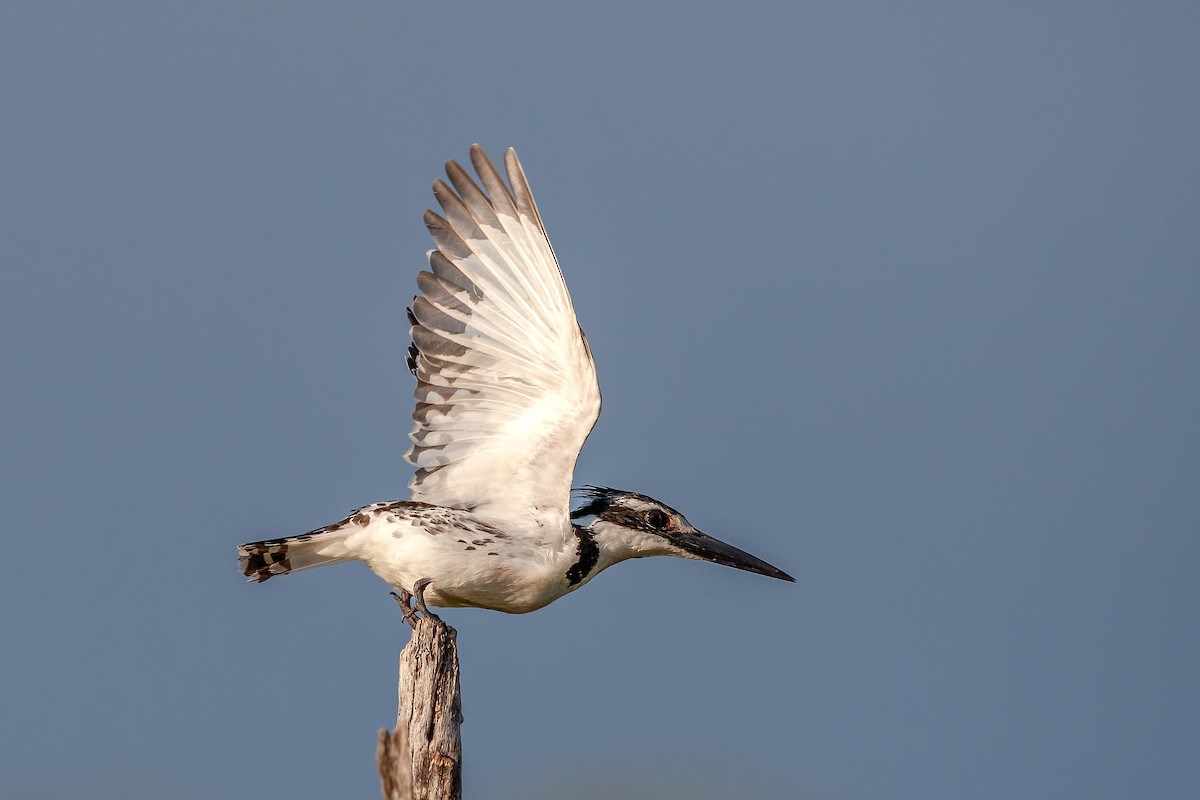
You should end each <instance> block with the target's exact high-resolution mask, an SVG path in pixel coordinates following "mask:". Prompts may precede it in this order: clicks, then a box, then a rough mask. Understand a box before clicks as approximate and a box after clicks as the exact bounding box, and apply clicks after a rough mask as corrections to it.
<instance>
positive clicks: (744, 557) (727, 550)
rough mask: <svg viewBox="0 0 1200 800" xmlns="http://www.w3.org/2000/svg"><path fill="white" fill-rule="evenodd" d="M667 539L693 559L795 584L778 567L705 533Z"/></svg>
mask: <svg viewBox="0 0 1200 800" xmlns="http://www.w3.org/2000/svg"><path fill="white" fill-rule="evenodd" d="M668 538H669V539H670V540H671V543H672V544H674V545H676V546H678V547H680V548H682V549H683V550H686V551H687V552H688V554H689V555H691V556H692V557H693V558H698V559H701V560H703V561H711V562H713V563H714V564H724V565H725V566H727V567H736V568H737V569H744V570H746V571H747V572H756V573H758V574H759V575H766V576H767V577H769V578H778V579H779V580H781V581H791V582H792V583H795V582H796V579H795V578H793V577H792V576H791V575H788V574H787V573H786V572H784V571H783V570H781V569H779V568H778V567H773V566H771V565H770V564H768V563H767V562H765V561H763V560H762V559H761V558H758V557H757V556H752V555H750V554H749V553H747V552H746V551H745V550H739V549H737V548H736V547H734V546H733V545H731V544H726V543H725V542H722V541H721V540H720V539H714V538H713V537H711V536H709V535H708V534H707V533H700V531H694V532H691V533H680V534H676V535H674V536H669V537H668Z"/></svg>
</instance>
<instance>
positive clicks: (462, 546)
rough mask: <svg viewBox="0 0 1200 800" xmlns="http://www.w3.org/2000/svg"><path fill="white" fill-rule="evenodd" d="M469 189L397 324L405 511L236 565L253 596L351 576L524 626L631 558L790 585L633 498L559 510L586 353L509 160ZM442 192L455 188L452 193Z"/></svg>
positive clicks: (394, 507)
mask: <svg viewBox="0 0 1200 800" xmlns="http://www.w3.org/2000/svg"><path fill="white" fill-rule="evenodd" d="M471 162H472V163H473V164H474V166H475V171H476V172H477V173H478V175H479V178H480V181H481V182H482V184H483V188H482V189H481V188H480V187H479V185H478V184H476V183H475V181H474V180H473V179H472V178H471V176H470V175H469V174H468V173H467V172H466V170H464V169H463V168H462V167H461V166H459V165H458V164H457V163H455V162H454V161H449V162H447V164H446V174H447V176H448V177H449V179H450V185H447V184H446V183H445V182H443V181H442V180H440V179H439V180H438V181H436V182H435V183H434V184H433V193H434V196H435V197H436V198H437V201H438V203H439V204H440V205H441V207H442V212H443V215H439V214H436V213H434V212H433V211H426V212H425V224H426V225H427V226H428V228H429V231H430V233H431V234H432V235H433V241H434V243H435V244H436V246H437V249H436V250H432V251H430V252H429V254H428V258H429V271H428V272H424V271H423V272H421V273H419V274H418V275H417V286H418V287H419V288H420V294H419V295H418V296H416V297H415V298H414V299H413V304H412V307H411V308H410V309H409V310H408V319H409V322H410V323H411V324H412V328H411V334H412V345H411V346H410V347H409V351H408V366H409V369H411V370H412V372H413V374H414V375H415V376H416V378H417V388H416V392H415V396H416V400H417V406H416V410H415V411H413V420H414V421H415V423H416V424H415V425H414V426H413V429H412V431H411V433H410V434H409V436H410V438H411V439H412V442H413V445H412V447H411V448H410V449H409V451H408V453H407V454H406V457H407V458H408V460H409V461H410V462H411V463H412V464H413V465H414V466H415V467H416V474H415V475H414V476H413V478H412V480H411V481H410V482H409V488H410V489H411V490H412V499H411V500H394V501H390V502H383V503H374V504H372V505H369V506H365V507H363V508H360V509H358V510H357V511H355V512H354V513H352V514H350V516H348V517H346V518H345V519H343V520H342V521H341V522H335V523H334V524H332V525H326V526H325V527H323V528H318V529H317V530H314V531H311V532H309V533H305V534H302V535H300V536H289V537H287V538H283V539H269V540H266V541H262V542H253V543H250V544H244V545H241V546H240V547H239V548H238V555H239V556H240V565H241V569H242V572H243V574H245V575H246V577H247V578H249V579H250V580H252V581H265V580H267V579H268V578H271V577H274V576H275V575H286V574H287V573H289V572H296V571H298V570H303V569H309V568H311V567H319V566H323V565H325V564H333V563H336V562H339V561H350V560H358V561H364V562H366V564H367V565H368V566H369V567H370V568H371V569H372V570H373V571H374V572H375V574H376V575H378V576H379V577H381V578H383V580H385V581H386V582H387V583H388V584H390V585H391V586H392V587H393V588H394V589H396V590H398V591H399V592H400V596H399V597H398V598H397V599H400V600H402V604H403V605H404V607H405V612H406V613H405V615H406V616H407V617H408V618H409V621H410V622H412V621H413V619H414V617H413V616H411V611H412V608H411V607H410V606H409V602H410V600H414V599H415V601H416V607H417V609H419V610H421V611H423V612H425V613H428V609H427V608H426V606H425V604H426V602H427V603H428V604H429V605H434V606H444V607H454V606H473V607H478V608H491V609H495V610H497V611H506V612H509V613H512V614H522V613H525V612H528V611H534V610H536V609H539V608H541V607H542V606H545V605H546V604H548V603H551V602H553V601H554V600H557V599H558V598H560V597H562V596H563V595H565V594H567V593H568V592H571V591H574V590H575V589H577V588H579V587H580V586H583V585H584V584H585V583H587V582H588V581H589V580H591V579H592V578H593V577H595V576H596V574H597V573H599V572H600V571H601V570H603V569H605V568H606V567H609V566H611V565H613V564H616V563H617V562H618V561H624V560H625V559H627V558H639V557H642V556H679V557H682V558H694V559H701V560H704V561H712V562H715V563H717V564H725V565H727V566H730V567H737V568H738V569H743V570H747V571H749V572H757V573H759V574H761V575H768V576H770V577H772V578H779V579H782V580H786V581H791V580H794V579H793V578H792V577H791V576H790V575H788V574H787V573H785V572H783V571H782V570H780V569H777V568H776V567H773V566H771V565H770V564H768V563H767V562H765V561H763V560H761V559H758V558H755V557H754V556H752V555H750V554H749V553H745V552H743V551H741V550H739V549H738V548H736V547H733V546H732V545H729V544H726V543H725V542H722V541H720V540H718V539H714V538H713V537H711V536H708V535H706V534H704V533H701V532H700V531H698V530H696V528H694V527H692V525H691V523H689V522H688V521H687V520H686V519H684V517H683V515H682V514H680V513H679V512H678V511H676V510H675V509H673V508H671V507H669V506H667V505H665V504H663V503H660V502H659V501H657V500H654V499H653V498H650V497H647V496H646V495H642V494H636V493H634V492H623V491H617V490H615V489H606V488H600V487H587V488H586V489H584V490H583V496H584V503H583V505H581V506H580V507H579V508H577V509H575V510H574V511H573V512H572V511H570V492H571V474H572V472H573V471H574V469H575V459H576V457H577V456H578V455H579V450H580V448H581V447H583V441H584V439H586V438H587V435H588V432H589V431H591V429H592V425H593V424H594V423H595V422H596V418H597V416H599V414H600V387H599V385H598V384H597V382H596V368H595V364H594V363H593V361H592V353H591V350H590V348H589V347H588V343H587V339H586V338H585V337H584V335H583V331H582V329H581V328H580V327H579V323H578V322H577V321H576V319H575V310H574V308H573V306H572V304H571V297H570V295H569V294H568V293H567V286H566V283H565V282H564V280H563V276H562V272H561V271H560V270H559V266H558V261H557V259H556V258H555V256H554V250H553V249H552V248H551V246H550V241H549V239H548V238H547V237H546V231H545V229H544V228H543V227H542V220H541V217H540V216H539V215H538V211H537V206H536V205H534V202H533V195H532V194H531V193H530V190H529V184H528V182H527V181H526V179H525V173H524V171H523V170H522V169H521V164H520V162H519V161H518V160H517V154H516V153H515V152H514V151H513V150H511V149H510V150H508V151H507V152H506V153H505V154H504V166H505V168H506V170H507V172H508V182H509V184H510V185H511V188H509V186H506V185H505V183H504V179H503V178H502V177H501V175H500V172H499V170H497V169H496V167H495V166H494V165H493V164H492V162H491V161H490V160H489V159H488V157H487V155H486V154H485V153H484V152H483V150H482V149H481V148H480V147H479V146H478V145H475V146H474V147H472V148H471ZM451 186H453V188H451Z"/></svg>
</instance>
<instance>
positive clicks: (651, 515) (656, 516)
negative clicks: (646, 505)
mask: <svg viewBox="0 0 1200 800" xmlns="http://www.w3.org/2000/svg"><path fill="white" fill-rule="evenodd" d="M646 523H647V524H648V525H649V526H650V527H651V528H654V529H655V530H656V531H660V530H662V529H663V528H665V527H667V515H666V514H664V513H663V512H661V511H659V510H658V509H657V508H655V509H651V510H650V511H648V512H646Z"/></svg>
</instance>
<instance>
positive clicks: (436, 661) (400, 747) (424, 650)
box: [375, 617, 462, 800]
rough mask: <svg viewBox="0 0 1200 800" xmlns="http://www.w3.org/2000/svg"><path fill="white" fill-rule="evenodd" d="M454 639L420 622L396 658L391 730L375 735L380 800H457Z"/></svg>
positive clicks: (434, 623)
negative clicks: (396, 690)
mask: <svg viewBox="0 0 1200 800" xmlns="http://www.w3.org/2000/svg"><path fill="white" fill-rule="evenodd" d="M457 633H458V632H457V631H455V630H454V628H451V627H450V626H449V625H447V624H446V623H444V622H442V621H441V620H440V619H437V618H436V617H423V618H422V619H420V620H418V621H417V625H416V628H415V629H414V630H413V633H412V638H411V639H409V642H408V645H407V646H406V647H405V648H404V650H403V651H402V652H401V653H400V705H399V711H398V712H397V714H396V729H395V730H394V731H393V732H392V733H391V734H389V733H388V732H387V731H380V732H379V746H378V748H377V749H376V754H375V755H376V762H377V763H378V765H379V775H380V779H381V781H382V786H383V796H384V799H385V800H461V798H462V742H461V740H460V739H459V733H458V726H459V725H460V724H461V723H462V704H461V700H460V697H459V688H458V647H457V645H456V644H455V637H456V636H457Z"/></svg>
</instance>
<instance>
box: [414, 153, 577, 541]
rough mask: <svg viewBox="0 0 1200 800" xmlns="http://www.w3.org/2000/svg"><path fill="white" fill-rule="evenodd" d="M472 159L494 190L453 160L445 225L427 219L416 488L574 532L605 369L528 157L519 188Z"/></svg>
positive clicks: (443, 201)
mask: <svg viewBox="0 0 1200 800" xmlns="http://www.w3.org/2000/svg"><path fill="white" fill-rule="evenodd" d="M471 161H472V163H473V164H474V166H475V171H476V172H477V173H478V174H479V177H480V180H481V182H482V183H483V187H484V189H483V190H481V189H480V188H479V187H478V186H477V185H476V184H475V182H474V181H473V180H472V179H471V177H470V176H469V175H468V174H467V172H466V171H465V170H464V169H463V168H462V167H460V166H459V165H458V164H457V163H455V162H453V161H450V162H448V163H447V164H446V174H447V176H448V177H449V178H450V183H451V184H452V185H453V187H454V188H453V189H451V187H450V186H447V185H446V184H445V183H444V182H442V181H441V180H438V181H437V182H435V183H434V185H433V192H434V195H435V197H436V198H437V200H438V203H439V204H440V205H441V207H442V211H443V214H444V215H445V216H444V217H443V216H439V215H438V214H436V213H434V212H432V211H427V212H425V224H426V225H427V226H428V227H429V232H430V233H431V234H432V235H433V240H434V243H435V244H436V245H437V250H433V251H431V252H430V253H429V266H430V270H431V271H429V272H421V273H420V274H419V275H418V276H417V285H418V287H419V288H420V290H421V294H420V295H418V296H417V297H416V298H415V299H414V301H413V306H412V312H411V315H410V321H411V322H412V323H413V325H412V338H413V346H412V348H410V351H409V366H410V367H411V368H412V370H413V373H414V374H415V375H416V376H417V389H416V392H415V396H416V399H417V407H416V409H415V410H414V411H413V420H414V421H415V423H416V424H415V425H414V426H413V429H412V431H411V432H410V433H409V437H410V438H411V439H412V441H413V446H412V447H411V448H410V449H409V451H408V453H407V454H406V457H407V458H408V460H409V461H410V462H412V464H413V465H414V466H416V467H417V471H416V474H415V475H414V476H413V479H412V480H411V481H410V482H409V488H410V489H411V490H412V497H413V499H414V500H421V501H424V502H427V503H433V504H436V505H442V506H450V507H452V508H463V509H469V510H471V511H473V512H474V513H475V514H476V515H477V516H479V517H481V518H483V519H486V520H489V521H492V522H494V523H495V524H498V525H501V526H503V525H519V526H520V527H522V528H525V527H527V526H529V525H531V524H533V525H536V526H548V527H549V528H550V529H551V530H553V531H562V530H566V529H567V526H568V515H569V502H570V490H571V476H572V473H573V472H574V470H575V459H576V457H577V456H578V455H579V450H580V448H582V447H583V442H584V439H586V438H587V435H588V433H589V432H590V431H591V429H592V425H593V424H595V422H596V417H597V416H598V415H599V414H600V387H599V385H598V384H597V382H596V367H595V364H594V363H593V361H592V354H591V351H590V350H589V349H588V346H587V341H586V340H585V338H584V336H583V331H582V330H580V328H579V323H578V321H577V320H576V318H575V309H574V307H573V306H572V304H571V296H570V294H568V292H567V285H566V282H565V281H564V280H563V276H562V272H561V271H560V270H559V267H558V261H557V260H556V259H555V257H554V250H553V249H552V248H551V246H550V241H549V239H547V238H546V232H545V230H544V229H543V228H542V221H541V217H540V216H539V215H538V212H537V206H536V205H535V204H534V201H533V195H532V194H531V193H530V191H529V184H528V182H527V181H526V179H525V173H524V171H523V170H522V169H521V164H520V162H519V161H518V160H517V154H516V153H515V152H514V151H513V150H511V149H510V150H508V151H507V152H506V153H505V154H504V165H505V169H506V170H507V172H508V180H509V183H510V184H511V185H512V189H511V190H510V189H509V188H508V187H507V186H505V184H504V180H503V178H501V176H500V173H499V172H498V171H497V169H496V167H495V166H494V165H493V164H492V162H491V161H490V160H489V159H488V157H487V155H486V154H485V153H484V152H483V150H482V148H480V147H479V146H478V145H475V146H474V147H472V148H471ZM485 191H486V194H485ZM547 532H548V533H549V531H547Z"/></svg>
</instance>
